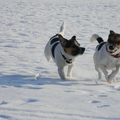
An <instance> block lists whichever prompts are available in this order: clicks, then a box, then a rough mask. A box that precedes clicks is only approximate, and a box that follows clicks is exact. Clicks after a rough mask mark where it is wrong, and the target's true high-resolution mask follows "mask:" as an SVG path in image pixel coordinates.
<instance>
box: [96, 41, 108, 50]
mask: <svg viewBox="0 0 120 120" xmlns="http://www.w3.org/2000/svg"><path fill="white" fill-rule="evenodd" d="M105 43H106V42H102V43H100V44H99V45H98V46H97V48H98V51H99V50H100V49H101V48H102V46H103V45H104V44H105Z"/></svg>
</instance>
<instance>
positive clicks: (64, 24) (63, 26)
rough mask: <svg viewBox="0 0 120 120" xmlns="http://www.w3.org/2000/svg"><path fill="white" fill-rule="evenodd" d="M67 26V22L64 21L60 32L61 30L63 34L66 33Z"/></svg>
mask: <svg viewBox="0 0 120 120" xmlns="http://www.w3.org/2000/svg"><path fill="white" fill-rule="evenodd" d="M65 27H66V22H63V23H62V25H61V27H60V32H59V34H60V35H62V36H63V35H64V32H65Z"/></svg>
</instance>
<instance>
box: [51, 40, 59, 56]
mask: <svg viewBox="0 0 120 120" xmlns="http://www.w3.org/2000/svg"><path fill="white" fill-rule="evenodd" d="M58 44H59V42H57V43H55V44H54V45H53V47H52V55H53V57H54V58H55V55H54V51H55V47H56V46H57V45H58Z"/></svg>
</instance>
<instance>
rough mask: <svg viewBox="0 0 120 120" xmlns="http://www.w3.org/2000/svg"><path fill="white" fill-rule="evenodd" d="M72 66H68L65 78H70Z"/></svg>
mask: <svg viewBox="0 0 120 120" xmlns="http://www.w3.org/2000/svg"><path fill="white" fill-rule="evenodd" d="M73 66H74V65H73V64H71V65H69V66H68V72H67V76H68V77H72V69H73Z"/></svg>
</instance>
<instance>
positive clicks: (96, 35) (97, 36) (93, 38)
mask: <svg viewBox="0 0 120 120" xmlns="http://www.w3.org/2000/svg"><path fill="white" fill-rule="evenodd" d="M95 41H98V43H101V42H104V40H103V39H102V38H101V37H100V36H99V35H98V34H93V35H92V37H91V39H90V42H91V43H93V42H95Z"/></svg>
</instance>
